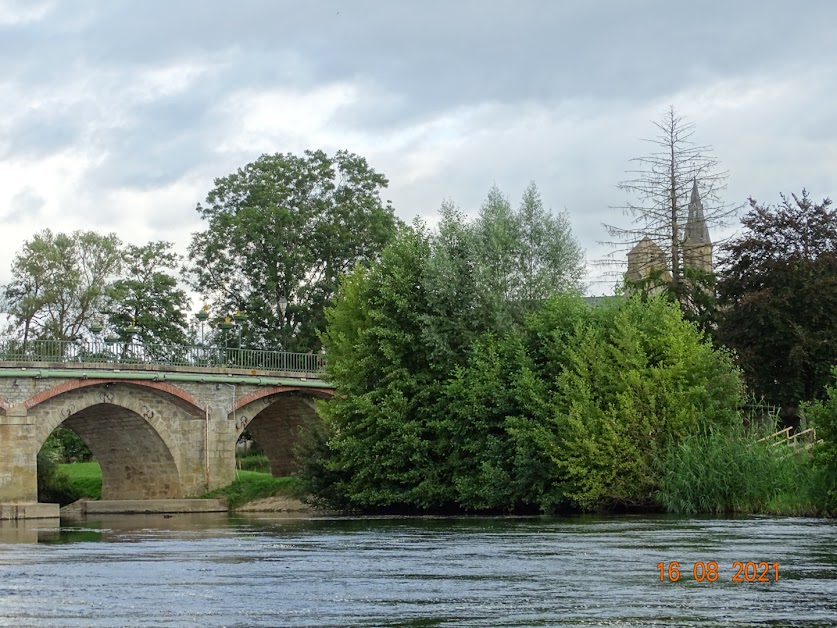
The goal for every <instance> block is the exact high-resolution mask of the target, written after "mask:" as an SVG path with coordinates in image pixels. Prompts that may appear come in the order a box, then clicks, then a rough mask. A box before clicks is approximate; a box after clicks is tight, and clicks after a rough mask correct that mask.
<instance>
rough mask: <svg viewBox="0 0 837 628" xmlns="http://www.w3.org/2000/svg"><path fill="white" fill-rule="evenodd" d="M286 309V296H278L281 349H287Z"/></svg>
mask: <svg viewBox="0 0 837 628" xmlns="http://www.w3.org/2000/svg"><path fill="white" fill-rule="evenodd" d="M287 309H288V297H286V296H285V295H284V294H283V295H282V296H281V297H279V312H280V313H281V314H282V351H287V350H288V333H287V331H285V311H286V310H287Z"/></svg>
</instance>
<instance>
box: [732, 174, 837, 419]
mask: <svg viewBox="0 0 837 628" xmlns="http://www.w3.org/2000/svg"><path fill="white" fill-rule="evenodd" d="M742 223H743V225H744V232H743V233H742V234H741V235H740V236H738V237H737V238H735V239H734V240H733V241H731V242H730V243H729V244H727V245H726V246H725V247H724V250H725V254H726V256H725V258H724V259H723V260H722V267H721V272H720V279H719V282H718V293H719V301H720V306H721V308H720V321H719V328H718V336H719V339H720V340H721V341H722V342H723V343H725V344H726V345H727V346H729V347H731V348H733V349H735V351H736V352H737V354H738V360H739V362H740V364H741V367H742V369H743V370H744V373H745V375H746V379H747V382H748V384H749V386H750V387H751V388H752V389H753V391H754V392H755V393H756V394H757V395H762V396H764V397H765V399H767V400H768V401H770V402H772V403H775V404H782V405H783V406H785V412H786V414H789V415H791V414H792V413H793V410H794V409H795V407H796V406H797V405H798V404H799V402H800V401H804V400H812V399H815V398H820V397H822V395H823V394H824V390H825V386H826V384H827V383H829V381H830V371H831V367H832V366H833V365H835V364H837V314H835V313H837V210H834V209H833V208H832V207H831V201H830V200H829V199H827V198H826V199H824V200H823V201H822V202H820V203H816V202H814V201H813V200H812V199H811V198H810V197H809V195H808V192H807V191H805V190H803V191H802V195H801V196H796V195H792V196H791V197H790V198H788V197H786V196H782V201H781V203H779V204H778V205H776V206H770V205H762V204H759V203H758V202H757V201H756V200H755V199H750V211H749V213H748V214H747V215H746V216H745V217H744V218H743V219H742Z"/></svg>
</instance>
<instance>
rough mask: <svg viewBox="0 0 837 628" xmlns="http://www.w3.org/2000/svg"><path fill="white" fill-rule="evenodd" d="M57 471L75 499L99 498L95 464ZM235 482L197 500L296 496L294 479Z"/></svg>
mask: <svg viewBox="0 0 837 628" xmlns="http://www.w3.org/2000/svg"><path fill="white" fill-rule="evenodd" d="M58 472H59V473H62V474H64V475H66V476H67V477H68V478H69V485H70V489H71V490H72V492H73V494H74V495H75V496H76V499H81V498H87V499H101V498H102V470H101V468H100V467H99V463H98V462H74V463H71V464H62V465H58ZM236 476H237V477H236V480H235V481H234V482H233V483H232V484H230V485H228V486H224V487H222V488H219V489H215V490H214V491H210V492H208V493H206V494H204V495H201V497H205V498H223V499H226V500H227V502H228V503H229V505H230V508H231V509H235V508H239V507H240V506H243V505H244V504H246V503H248V502H251V501H254V500H256V499H263V498H265V497H273V496H275V495H283V496H287V497H299V494H300V483H299V480H297V479H296V478H294V477H286V478H275V477H273V476H272V475H270V474H269V473H261V472H258V471H238V472H237V474H236Z"/></svg>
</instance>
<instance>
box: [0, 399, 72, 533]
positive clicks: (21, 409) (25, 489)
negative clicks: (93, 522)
mask: <svg viewBox="0 0 837 628" xmlns="http://www.w3.org/2000/svg"><path fill="white" fill-rule="evenodd" d="M39 447H40V443H38V441H37V436H36V430H35V426H34V425H33V424H32V423H31V422H30V420H29V416H28V412H27V410H26V407H25V406H14V407H11V408H6V411H5V413H3V414H0V521H3V520H6V521H8V520H10V519H11V520H16V519H45V518H55V517H58V513H59V508H58V504H39V503H38V463H37V460H38V449H39Z"/></svg>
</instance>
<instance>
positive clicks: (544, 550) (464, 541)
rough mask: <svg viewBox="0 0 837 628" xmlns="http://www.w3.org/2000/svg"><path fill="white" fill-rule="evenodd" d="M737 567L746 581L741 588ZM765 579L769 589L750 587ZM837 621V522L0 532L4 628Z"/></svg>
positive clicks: (284, 525) (233, 524)
mask: <svg viewBox="0 0 837 628" xmlns="http://www.w3.org/2000/svg"><path fill="white" fill-rule="evenodd" d="M672 561H677V562H679V564H680V569H679V571H680V579H679V580H678V581H676V582H673V581H671V580H669V566H670V563H671V562H672ZM711 561H715V562H717V564H718V569H717V580H715V581H714V582H710V581H709V580H708V579H707V578H706V576H707V575H708V576H710V577H711V576H712V575H713V574H712V570H711V566H710V565H709V563H710V562H711ZM750 561H752V562H754V563H756V564H755V565H753V567H752V568H750V567H747V565H746V563H747V562H750ZM661 562H662V563H664V565H663V570H662V571H663V577H664V581H662V582H661V581H660V569H659V567H658V564H659V563H661ZM736 562H741V563H742V566H743V568H744V571H743V572H742V573H741V574H739V575H740V577H741V578H742V580H743V581H742V582H736V581H733V579H734V577H735V576H736V571H738V570H739V569H738V568H735V569H734V568H733V564H734V563H736ZM696 563H700V565H698V567H697V568H695V564H696ZM758 563H766V565H762V566H761V567H759V565H758ZM776 563H778V565H776ZM704 567H705V568H706V571H704V570H703V568H704ZM776 567H778V578H779V579H778V581H777V580H776V579H775V577H774V573H773V572H774V569H775V568H776ZM758 570H760V571H761V574H760V575H762V576H763V577H764V579H767V580H769V581H767V582H758V581H755V582H748V581H747V579H746V578H747V577H748V576H749V577H754V576H756V577H757V575H759V574H758V573H757V571H758ZM695 575H697V576H698V577H701V576H703V577H704V579H703V581H698V580H696V579H695ZM672 576H676V572H675V571H672ZM835 625H837V521H833V520H831V521H829V520H818V519H798V518H769V517H748V518H735V519H701V518H693V519H687V518H676V517H646V516H643V517H639V516H636V517H634V516H621V517H612V518H604V517H578V518H567V519H557V518H531V519H526V518H523V519H521V518H491V519H479V518H474V519H441V518H383V519H381V518H355V519H348V518H330V519H329V518H322V519H310V518H281V517H278V516H275V515H253V516H246V517H242V516H226V515H174V516H170V517H168V518H164V517H160V516H153V517H152V516H147V517H146V516H124V517H118V516H109V517H101V518H96V519H88V520H85V521H76V522H68V521H64V522H63V523H62V525H61V527H60V528H58V527H49V525H48V524H47V523H45V522H28V523H26V524H23V523H18V524H12V523H9V522H5V523H1V524H0V626H15V627H16V628H17V627H22V626H61V627H64V626H73V627H76V626H78V627H82V626H83V627H85V628H87V627H90V626H202V627H209V626H212V627H214V626H227V627H234V626H235V627H239V626H335V627H341V628H342V627H345V626H404V627H406V626H411V627H419V626H421V627H433V626H446V627H447V626H456V627H459V626H486V627H491V628H497V627H504V626H823V627H824V626H829V627H831V626H835Z"/></svg>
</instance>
